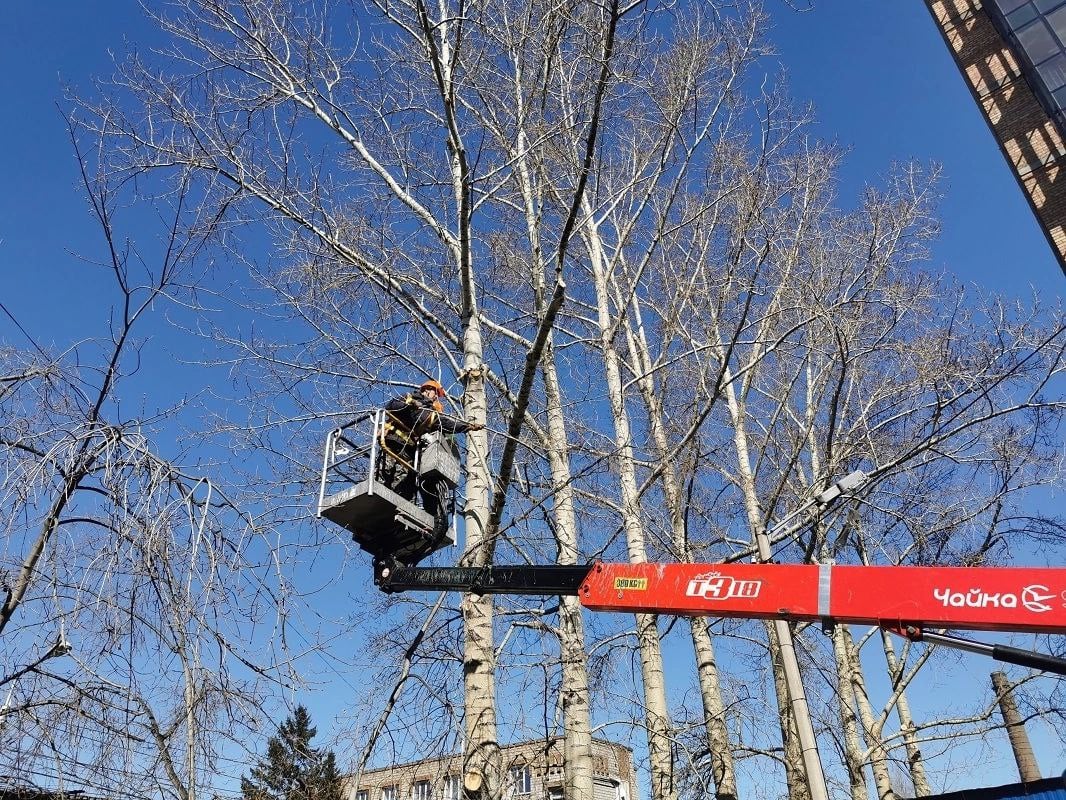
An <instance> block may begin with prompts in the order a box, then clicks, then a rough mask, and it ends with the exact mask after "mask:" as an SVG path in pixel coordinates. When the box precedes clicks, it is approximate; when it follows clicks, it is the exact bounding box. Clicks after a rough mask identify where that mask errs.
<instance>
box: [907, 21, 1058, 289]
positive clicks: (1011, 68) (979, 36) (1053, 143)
mask: <svg viewBox="0 0 1066 800" xmlns="http://www.w3.org/2000/svg"><path fill="white" fill-rule="evenodd" d="M926 5H927V6H928V7H929V11H930V13H931V14H932V16H933V20H934V21H935V22H936V24H937V26H938V27H939V28H940V31H941V33H942V34H943V36H944V40H945V41H946V42H947V44H948V48H949V49H950V51H951V54H952V56H953V57H954V59H955V63H956V64H957V65H958V67H959V71H960V72H961V73H962V76H963V78H964V80H965V81H966V84H967V86H969V88H970V91H971V92H972V93H973V96H974V99H975V100H976V101H977V104H978V106H979V107H980V109H981V112H982V113H983V114H984V117H985V120H987V122H988V126H989V128H990V129H991V130H992V134H993V135H994V136H995V138H996V141H997V142H998V143H999V146H1000V149H1001V150H1002V152H1003V155H1004V157H1005V158H1006V159H1007V162H1008V163H1009V164H1010V166H1011V168H1012V169H1013V171H1014V175H1015V177H1016V178H1017V179H1018V183H1019V185H1020V186H1021V187H1022V191H1023V192H1024V193H1025V196H1026V197H1027V198H1028V200H1029V205H1030V206H1031V207H1032V209H1033V213H1034V214H1035V215H1036V218H1037V220H1038V221H1039V222H1040V226H1041V228H1043V230H1044V234H1045V235H1046V236H1047V238H1048V242H1049V243H1050V244H1051V247H1052V249H1053V250H1054V252H1055V254H1056V255H1057V257H1058V260H1059V266H1060V267H1062V269H1063V271H1064V272H1066V172H1064V167H1066V137H1064V132H1066V0H926Z"/></svg>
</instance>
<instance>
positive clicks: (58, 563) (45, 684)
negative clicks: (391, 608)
mask: <svg viewBox="0 0 1066 800" xmlns="http://www.w3.org/2000/svg"><path fill="white" fill-rule="evenodd" d="M74 142H75V146H76V147H77V145H78V141H77V139H75V140H74ZM79 163H80V165H81V169H82V177H83V179H84V185H85V189H86V194H87V197H88V199H89V205H90V208H91V210H92V213H93V215H94V217H95V219H96V222H97V223H98V224H99V230H100V232H101V233H102V251H103V254H104V257H103V259H101V260H100V261H99V262H90V264H89V265H87V266H86V267H85V268H86V269H87V270H91V269H94V268H95V269H96V270H98V271H97V272H94V273H92V276H93V278H96V277H104V278H105V279H109V280H110V282H111V284H112V285H113V288H114V292H115V302H114V304H113V306H112V307H111V324H110V331H109V333H108V334H107V335H106V336H104V337H101V338H87V339H85V340H84V341H82V342H80V343H79V344H77V345H75V346H73V347H71V348H70V349H68V350H67V351H65V352H62V353H60V354H58V355H55V356H53V355H49V354H48V353H47V352H46V351H45V350H44V349H43V348H41V347H37V349H36V350H35V351H32V352H29V353H20V352H18V351H16V350H14V349H13V348H4V350H3V351H2V358H3V364H4V366H3V368H2V371H3V373H4V374H5V376H7V377H6V378H5V381H4V390H3V393H2V395H0V420H2V422H0V459H2V464H3V472H2V479H0V498H2V500H0V527H2V529H3V532H4V547H3V552H2V556H0V558H2V560H0V574H2V575H3V588H4V595H3V604H2V606H0V641H2V642H3V647H2V648H0V649H2V652H3V657H2V660H0V687H2V691H3V695H4V698H5V699H4V701H3V704H2V708H0V727H2V729H3V731H4V738H5V741H6V742H7V746H6V747H5V748H4V755H3V757H2V763H3V766H2V767H0V769H2V770H3V772H4V773H5V775H7V776H9V777H10V778H11V779H13V780H16V781H21V782H23V783H24V784H26V785H32V784H34V783H43V784H46V785H50V786H57V785H58V787H59V788H63V787H66V788H67V789H69V790H74V789H77V790H84V791H91V792H93V793H98V792H107V793H109V794H112V795H113V796H116V797H133V796H144V795H149V794H152V795H162V796H167V797H176V798H181V799H182V800H195V798H196V797H197V796H199V794H200V793H201V791H202V790H204V789H206V788H209V787H210V786H211V785H212V783H213V781H214V779H215V774H216V772H217V771H218V770H219V768H220V761H219V759H220V756H221V754H222V753H224V752H226V751H227V750H228V749H230V750H232V748H233V747H235V746H239V745H240V743H241V741H242V740H243V739H244V737H245V735H246V734H247V732H248V730H249V729H253V728H254V727H255V726H256V725H257V724H258V721H259V720H260V715H261V711H260V705H261V702H262V699H263V686H264V685H265V684H266V683H270V682H278V681H285V680H287V679H288V678H290V677H291V675H288V674H287V671H286V669H285V666H284V664H283V663H280V662H278V661H274V660H272V658H271V656H270V654H271V652H272V650H273V647H272V641H271V637H270V635H269V634H260V633H253V632H252V631H251V630H250V629H249V627H248V626H249V625H254V624H256V623H257V622H258V621H260V620H261V618H262V617H263V616H264V615H265V616H266V617H267V618H274V617H275V615H276V614H277V613H278V610H279V607H280V606H279V601H278V597H279V594H280V593H281V592H282V591H283V582H282V581H281V580H280V575H279V573H278V571H277V566H278V562H277V561H276V556H277V554H276V553H275V552H274V551H273V549H272V548H271V547H270V546H269V542H268V541H266V540H265V538H264V534H265V533H267V531H265V530H263V529H261V528H260V527H259V526H258V525H257V524H256V523H255V522H254V521H253V520H252V518H251V517H250V516H248V515H246V514H244V513H242V512H241V511H239V510H238V509H237V508H236V507H234V505H233V504H232V503H231V502H230V501H229V500H228V499H227V496H226V494H225V492H224V490H222V489H221V488H220V486H219V485H218V484H216V483H213V482H212V481H211V480H209V479H208V478H207V477H204V476H201V475H198V474H197V473H196V471H195V470H191V469H188V468H184V467H182V466H181V464H180V459H181V458H182V457H183V455H184V453H182V452H181V451H175V452H173V453H171V454H170V455H163V454H162V452H161V449H162V448H161V447H160V446H159V444H158V442H159V440H163V441H167V440H171V439H172V438H173V432H172V430H171V431H170V432H169V433H167V430H168V426H171V425H173V424H174V420H175V417H176V416H177V415H178V413H179V412H180V411H181V410H182V403H181V402H180V401H179V402H177V403H176V404H175V403H174V402H173V401H170V400H167V399H165V398H153V399H152V400H151V401H150V402H149V403H148V405H149V407H155V408H156V409H157V410H143V411H142V412H141V413H140V414H139V415H133V414H130V413H129V410H128V409H129V408H131V407H133V408H137V407H139V406H142V403H140V402H138V397H137V395H136V394H134V393H133V392H132V391H130V388H132V385H133V384H132V381H131V380H130V379H131V377H132V376H133V375H134V374H135V373H136V372H137V370H138V367H139V364H140V360H141V358H142V357H143V348H144V340H143V339H142V338H139V337H138V335H137V332H138V330H139V329H142V328H145V327H146V323H147V320H148V319H149V318H150V315H151V312H152V311H153V310H154V309H155V308H157V307H159V306H163V305H166V304H167V303H168V300H169V299H170V298H176V297H177V296H178V295H179V294H180V293H181V289H180V281H181V280H183V279H186V280H187V279H189V278H193V277H195V270H196V269H197V256H198V254H199V253H200V251H201V249H202V246H203V243H204V241H205V234H204V231H203V229H201V228H199V227H198V226H197V225H195V224H190V223H194V222H195V221H196V220H197V215H196V214H195V213H191V212H190V210H189V209H190V206H191V205H192V203H193V201H192V195H191V194H190V192H189V190H188V189H189V187H188V184H187V183H186V182H184V181H181V180H179V182H178V190H177V191H176V192H174V193H172V194H168V195H166V196H163V197H159V198H158V201H157V202H156V203H155V205H154V209H155V211H156V212H157V213H158V214H160V217H159V219H161V221H162V223H163V226H162V233H163V236H162V238H161V240H159V241H157V242H154V243H141V244H140V245H138V244H136V243H134V242H133V241H132V240H130V239H125V238H123V236H122V235H121V233H120V231H119V228H118V217H119V215H120V212H121V210H122V209H123V208H124V207H126V205H127V204H128V202H129V199H130V196H129V192H128V189H129V187H128V186H126V187H124V186H122V185H120V184H115V183H113V182H111V181H110V180H109V178H108V176H107V174H106V173H104V172H100V171H98V170H97V167H98V166H99V163H98V162H96V161H94V160H92V159H91V158H90V157H89V156H87V155H82V154H81V153H80V152H79ZM142 188H143V187H142ZM138 199H139V200H140V201H142V202H148V200H149V198H148V196H147V195H146V194H144V193H143V191H142V193H140V194H139V195H138ZM35 346H36V345H35ZM124 400H125V403H123V401H124ZM256 651H257V653H258V654H257V655H253V652H256ZM264 654H265V655H264Z"/></svg>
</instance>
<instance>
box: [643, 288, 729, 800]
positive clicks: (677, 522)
mask: <svg viewBox="0 0 1066 800" xmlns="http://www.w3.org/2000/svg"><path fill="white" fill-rule="evenodd" d="M631 309H632V316H633V320H634V325H627V326H626V333H627V338H628V342H629V347H630V350H631V351H632V352H633V353H634V355H635V357H636V359H637V369H636V372H637V374H638V375H640V376H641V377H640V379H639V380H638V381H637V385H638V387H639V388H640V392H641V396H642V397H643V399H644V405H645V408H646V409H647V412H648V420H649V424H650V427H651V434H652V441H653V442H654V444H655V454H656V460H657V461H658V462H659V463H660V464H661V465H662V478H661V481H662V486H663V497H664V498H665V500H666V506H667V510H668V511H669V513H670V528H671V536H672V540H673V544H674V549H675V551H676V552H677V554H678V558H681V559H683V560H684V561H691V560H692V556H691V553H690V550H689V546H688V532H687V530H686V528H685V498H684V494H683V492H682V490H681V486H680V482H679V480H678V475H677V467H676V464H675V461H674V457H675V455H676V454H675V453H674V451H673V449H672V447H671V445H670V442H669V440H668V438H667V435H666V426H665V421H664V415H663V405H662V400H661V398H660V397H659V394H658V392H657V391H656V385H655V379H654V374H655V373H654V370H653V369H652V368H651V356H650V352H649V348H648V343H647V339H646V337H645V336H644V329H643V325H642V324H641V318H640V304H639V302H638V300H637V298H636V297H634V298H633V301H632V303H631ZM634 327H635V328H636V330H635V331H634ZM689 628H690V632H691V635H692V647H693V650H694V651H695V654H696V674H697V677H698V679H699V685H700V697H701V700H702V702H703V724H704V728H705V729H706V732H707V750H708V752H709V753H710V759H711V777H712V778H713V780H714V786H715V796H716V797H717V798H718V800H735V798H736V796H737V779H736V768H735V765H734V763H733V749H732V746H731V744H730V742H729V729H728V727H727V726H726V718H725V703H724V702H723V700H722V687H721V682H720V680H719V678H718V663H717V659H716V658H715V654H714V643H713V641H712V640H711V630H710V627H709V626H708V624H707V618H706V617H693V618H691V619H690V620H689Z"/></svg>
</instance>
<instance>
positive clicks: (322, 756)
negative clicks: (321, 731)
mask: <svg viewBox="0 0 1066 800" xmlns="http://www.w3.org/2000/svg"><path fill="white" fill-rule="evenodd" d="M315 733H317V730H316V729H315V728H314V727H312V725H311V716H310V714H308V713H307V709H306V708H304V707H303V706H302V705H301V706H297V707H296V710H295V711H293V713H292V714H291V715H290V716H289V717H288V718H286V720H285V721H284V722H283V723H281V725H279V726H278V733H277V735H276V736H271V737H270V739H269V740H268V741H267V752H266V755H265V756H264V757H263V758H261V759H260V760H259V763H258V764H257V765H256V766H254V767H252V769H251V774H250V775H249V776H248V777H246V778H244V777H242V778H241V794H242V795H243V797H244V800H341V790H340V775H339V774H338V772H337V763H336V758H335V757H334V755H333V751H332V750H324V749H320V748H315V747H312V746H311V739H313V738H314V736H315Z"/></svg>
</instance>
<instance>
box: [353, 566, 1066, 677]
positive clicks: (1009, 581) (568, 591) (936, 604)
mask: <svg viewBox="0 0 1066 800" xmlns="http://www.w3.org/2000/svg"><path fill="white" fill-rule="evenodd" d="M374 581H375V583H377V585H378V586H379V587H381V589H382V590H383V591H385V592H399V591H407V590H433V589H436V590H454V591H467V592H474V593H475V594H522V595H541V596H551V595H574V594H576V595H577V596H578V598H579V599H580V601H581V604H582V605H584V606H585V607H586V608H588V609H590V610H593V611H621V612H627V613H635V612H650V613H657V614H675V615H680V616H706V617H737V618H748V619H785V620H790V621H796V622H821V623H822V624H823V625H825V626H829V625H832V624H834V623H837V622H842V623H855V624H864V625H876V626H878V627H881V628H885V629H887V630H890V631H893V632H895V633H897V634H899V635H901V636H906V637H907V638H910V639H913V640H915V641H920V640H923V639H924V640H927V641H930V642H934V643H937V644H943V645H945V646H948V647H954V648H957V649H962V650H968V651H971V652H977V653H982V654H985V655H990V656H992V657H993V658H995V659H997V660H1000V661H1006V662H1009V663H1014V664H1022V665H1024V666H1029V667H1033V668H1035V669H1042V670H1046V671H1049V672H1055V673H1058V674H1060V675H1066V661H1064V660H1063V659H1060V658H1056V657H1054V656H1049V655H1043V654H1039V653H1030V652H1027V651H1024V650H1018V649H1017V648H1012V647H1006V646H1003V645H986V644H981V643H978V642H970V641H968V640H965V639H959V638H957V637H954V636H947V635H944V634H942V633H933V632H927V629H940V628H950V629H968V630H986V631H1014V632H1020V633H1057V634H1062V633H1066V569H1038V568H1017V567H1015V568H1010V567H856V566H830V565H826V564H822V565H819V564H675V563H671V564H606V563H597V564H585V565H581V566H531V565H513V566H485V567H438V568H434V567H405V566H402V565H399V564H397V563H395V562H393V561H388V560H379V561H377V562H376V563H375V567H374Z"/></svg>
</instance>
